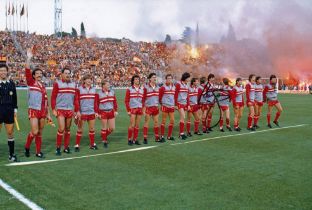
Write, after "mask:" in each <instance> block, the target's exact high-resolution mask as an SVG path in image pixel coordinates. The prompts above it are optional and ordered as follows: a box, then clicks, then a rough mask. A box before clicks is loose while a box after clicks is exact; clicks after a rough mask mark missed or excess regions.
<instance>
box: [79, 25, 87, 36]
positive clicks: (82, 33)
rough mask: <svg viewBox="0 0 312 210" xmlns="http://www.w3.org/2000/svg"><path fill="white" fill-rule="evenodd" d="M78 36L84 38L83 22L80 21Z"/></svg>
mask: <svg viewBox="0 0 312 210" xmlns="http://www.w3.org/2000/svg"><path fill="white" fill-rule="evenodd" d="M80 36H81V37H82V38H86V30H85V27H84V24H83V22H81V25H80Z"/></svg>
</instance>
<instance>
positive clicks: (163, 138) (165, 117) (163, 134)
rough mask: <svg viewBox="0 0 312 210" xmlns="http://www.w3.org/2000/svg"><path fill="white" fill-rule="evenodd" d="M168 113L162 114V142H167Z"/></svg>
mask: <svg viewBox="0 0 312 210" xmlns="http://www.w3.org/2000/svg"><path fill="white" fill-rule="evenodd" d="M168 115H169V114H168V113H167V112H164V111H162V113H161V125H160V136H161V138H160V140H161V141H165V137H164V136H165V126H166V121H167V117H168Z"/></svg>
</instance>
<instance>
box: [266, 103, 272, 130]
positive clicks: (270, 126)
mask: <svg viewBox="0 0 312 210" xmlns="http://www.w3.org/2000/svg"><path fill="white" fill-rule="evenodd" d="M272 109H273V106H271V105H270V104H268V113H267V123H268V127H269V128H272V125H271V113H272Z"/></svg>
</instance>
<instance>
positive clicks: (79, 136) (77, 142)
mask: <svg viewBox="0 0 312 210" xmlns="http://www.w3.org/2000/svg"><path fill="white" fill-rule="evenodd" d="M81 136H82V131H77V133H76V145H77V144H78V145H80V140H81Z"/></svg>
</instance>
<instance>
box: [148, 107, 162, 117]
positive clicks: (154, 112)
mask: <svg viewBox="0 0 312 210" xmlns="http://www.w3.org/2000/svg"><path fill="white" fill-rule="evenodd" d="M145 113H146V114H148V115H151V116H156V115H158V114H159V109H158V107H157V106H151V107H146V110H145Z"/></svg>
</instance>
